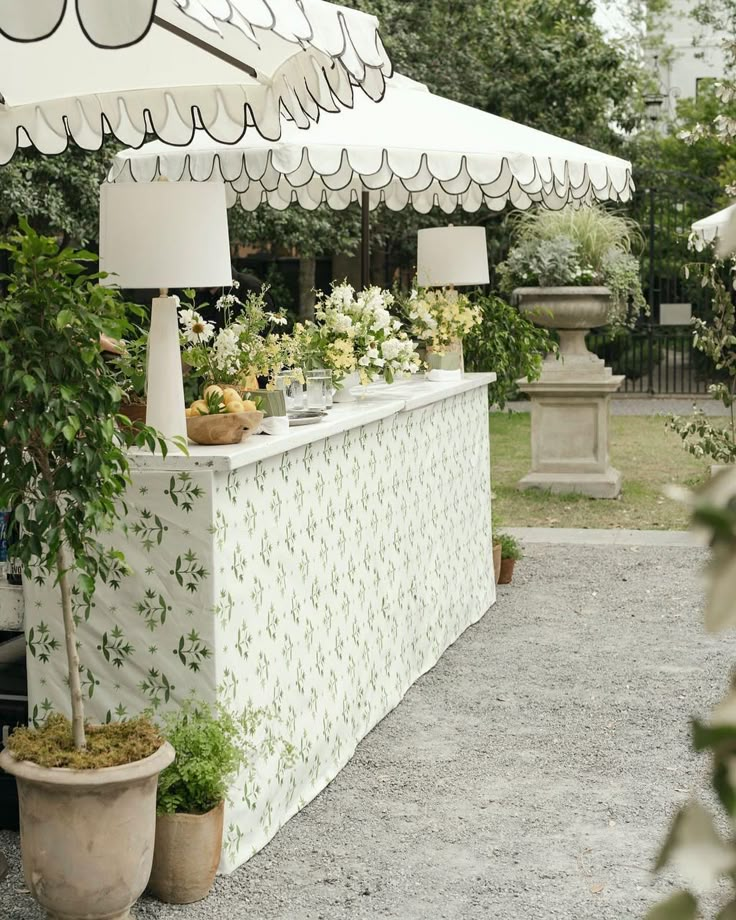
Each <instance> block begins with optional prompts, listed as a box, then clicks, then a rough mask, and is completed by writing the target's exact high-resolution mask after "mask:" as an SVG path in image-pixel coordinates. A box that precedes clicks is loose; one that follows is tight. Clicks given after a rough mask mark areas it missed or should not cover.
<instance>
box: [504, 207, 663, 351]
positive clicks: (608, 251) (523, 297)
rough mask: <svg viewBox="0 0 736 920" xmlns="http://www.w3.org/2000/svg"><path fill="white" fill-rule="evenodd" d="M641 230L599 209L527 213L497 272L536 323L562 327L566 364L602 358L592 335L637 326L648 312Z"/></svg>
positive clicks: (556, 327) (561, 342)
mask: <svg viewBox="0 0 736 920" xmlns="http://www.w3.org/2000/svg"><path fill="white" fill-rule="evenodd" d="M640 246H641V237H640V233H639V230H638V227H637V226H636V225H635V224H634V223H633V222H632V221H630V220H627V219H626V218H624V217H621V216H620V215H618V214H614V213H612V212H610V211H606V210H604V209H603V208H602V207H599V206H583V207H580V208H575V207H571V206H568V207H566V208H563V209H562V210H559V211H548V210H545V209H539V210H536V211H532V212H529V213H527V214H522V215H520V217H519V219H518V222H517V224H516V227H515V233H514V241H513V245H512V247H511V249H510V251H509V254H508V257H507V259H506V261H505V262H504V263H502V264H501V265H499V267H498V272H499V276H500V279H501V287H502V289H503V290H505V291H506V292H507V293H510V294H513V296H514V298H515V299H516V301H517V302H518V304H519V309H520V310H521V311H522V312H523V313H526V314H527V315H528V316H529V317H530V318H531V319H532V320H533V321H534V322H535V323H536V324H537V325H540V326H546V327H548V328H552V329H556V330H557V331H558V332H559V336H560V355H561V357H562V358H563V359H564V360H566V361H581V360H582V361H590V362H593V363H594V364H596V365H598V364H601V363H602V362H601V361H600V359H599V358H598V357H597V356H596V355H594V354H593V353H592V352H590V351H589V350H588V347H587V345H586V343H585V336H586V335H587V333H588V332H589V331H590V329H591V328H593V327H596V326H613V327H619V328H620V327H623V326H633V325H634V323H635V322H636V320H637V318H638V317H639V315H640V314H641V313H647V312H648V307H647V303H646V301H645V300H644V295H643V293H642V289H641V280H640V269H639V260H638V258H637V256H636V255H635V251H636V250H637V249H638V248H640Z"/></svg>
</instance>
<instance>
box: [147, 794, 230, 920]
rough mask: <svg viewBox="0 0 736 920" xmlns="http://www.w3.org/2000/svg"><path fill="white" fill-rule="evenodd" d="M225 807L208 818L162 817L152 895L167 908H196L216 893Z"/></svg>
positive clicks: (157, 821) (221, 805)
mask: <svg viewBox="0 0 736 920" xmlns="http://www.w3.org/2000/svg"><path fill="white" fill-rule="evenodd" d="M224 817H225V803H224V802H220V804H219V805H217V806H216V807H215V808H213V809H212V811H208V812H207V814H206V815H159V816H158V818H156V847H155V849H154V851H153V869H152V870H151V879H150V881H149V883H148V890H149V892H150V893H151V894H152V895H153V896H154V897H155V898H158V899H159V901H165V902H166V903H167V904H192V903H194V902H195V901H201V900H202V899H203V898H206V897H207V895H208V894H209V893H210V890H211V889H212V883H213V882H214V880H215V875H216V873H217V866H218V864H219V862H220V851H221V850H222V830H223V822H224Z"/></svg>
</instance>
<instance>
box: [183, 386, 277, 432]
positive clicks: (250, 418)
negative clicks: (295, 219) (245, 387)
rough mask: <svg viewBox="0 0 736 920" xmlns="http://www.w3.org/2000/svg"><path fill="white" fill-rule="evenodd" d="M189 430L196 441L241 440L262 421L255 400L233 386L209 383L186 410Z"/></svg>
mask: <svg viewBox="0 0 736 920" xmlns="http://www.w3.org/2000/svg"><path fill="white" fill-rule="evenodd" d="M186 416H187V434H188V435H189V438H190V439H191V440H192V441H194V442H195V443H196V444H209V445H212V444H239V443H240V442H241V441H242V440H243V439H244V438H247V437H250V435H252V434H253V433H254V432H255V431H256V430H257V429H258V427H259V426H260V424H261V422H262V421H263V413H262V412H259V411H258V410H257V408H256V404H255V402H253V401H252V400H243V399H241V397H240V394H239V392H238V391H237V390H236V389H234V388H233V387H219V386H214V385H213V386H209V387H207V389H206V390H205V391H204V393H203V398H202V399H196V400H195V401H194V402H193V403H192V404H191V406H189V408H188V409H187V410H186Z"/></svg>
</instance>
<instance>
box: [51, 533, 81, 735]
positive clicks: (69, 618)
mask: <svg viewBox="0 0 736 920" xmlns="http://www.w3.org/2000/svg"><path fill="white" fill-rule="evenodd" d="M56 570H57V572H58V574H59V588H60V590H61V608H62V611H63V614H64V639H65V642H66V658H67V663H68V665H69V690H70V692H71V699H72V738H73V739H74V747H75V748H76V749H77V750H78V751H83V750H84V749H85V748H86V747H87V738H86V736H85V733H84V700H83V698H82V681H81V679H80V677H79V653H78V652H77V627H76V625H75V623H74V613H73V611H72V592H71V588H70V586H69V567H68V565H67V561H66V550H65V549H64V547H63V546H61V547H60V548H59V552H58V554H57V556H56Z"/></svg>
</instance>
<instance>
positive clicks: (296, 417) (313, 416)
mask: <svg viewBox="0 0 736 920" xmlns="http://www.w3.org/2000/svg"><path fill="white" fill-rule="evenodd" d="M326 415H327V413H326V412H325V411H324V410H320V409H300V410H299V411H297V412H290V413H289V415H288V419H289V427H291V428H296V427H298V426H299V425H316V424H317V422H321V421H322V419H323V418H324V417H325V416H326Z"/></svg>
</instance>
